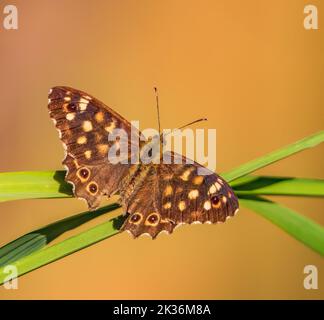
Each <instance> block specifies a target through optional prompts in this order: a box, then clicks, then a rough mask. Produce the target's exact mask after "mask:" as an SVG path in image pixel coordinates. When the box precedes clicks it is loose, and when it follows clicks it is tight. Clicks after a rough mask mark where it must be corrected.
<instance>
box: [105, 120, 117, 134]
mask: <svg viewBox="0 0 324 320" xmlns="http://www.w3.org/2000/svg"><path fill="white" fill-rule="evenodd" d="M115 128H116V124H115V122H113V121H112V122H111V123H110V125H109V126H107V127H105V130H106V131H107V132H109V133H112V131H113V130H114V129H115Z"/></svg>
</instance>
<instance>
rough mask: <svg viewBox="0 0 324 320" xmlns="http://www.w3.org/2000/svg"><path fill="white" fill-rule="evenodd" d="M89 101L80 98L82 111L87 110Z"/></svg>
mask: <svg viewBox="0 0 324 320" xmlns="http://www.w3.org/2000/svg"><path fill="white" fill-rule="evenodd" d="M88 103H89V101H88V100H86V99H84V98H80V101H79V107H80V110H81V111H85V110H87V106H88Z"/></svg>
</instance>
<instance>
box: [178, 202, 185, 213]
mask: <svg viewBox="0 0 324 320" xmlns="http://www.w3.org/2000/svg"><path fill="white" fill-rule="evenodd" d="M178 208H179V210H180V211H183V210H185V209H186V203H185V202H184V201H180V202H179V204H178Z"/></svg>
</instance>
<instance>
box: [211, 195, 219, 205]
mask: <svg viewBox="0 0 324 320" xmlns="http://www.w3.org/2000/svg"><path fill="white" fill-rule="evenodd" d="M210 200H211V203H212V205H213V207H219V205H220V199H219V197H218V196H212V197H211V199H210Z"/></svg>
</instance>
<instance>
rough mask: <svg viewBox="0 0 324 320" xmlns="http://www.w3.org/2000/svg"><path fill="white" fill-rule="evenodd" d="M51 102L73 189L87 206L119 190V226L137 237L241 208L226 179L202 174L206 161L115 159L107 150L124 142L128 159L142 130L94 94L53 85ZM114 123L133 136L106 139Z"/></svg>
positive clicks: (213, 218)
mask: <svg viewBox="0 0 324 320" xmlns="http://www.w3.org/2000/svg"><path fill="white" fill-rule="evenodd" d="M48 108H49V112H50V117H51V118H52V119H53V121H54V123H55V126H56V128H57V129H58V131H59V135H60V138H61V140H62V143H63V146H64V148H65V151H66V155H65V158H64V160H63V164H64V165H65V167H66V169H67V175H66V181H67V182H69V183H71V184H72V185H73V192H74V195H75V196H76V197H78V198H82V199H84V200H86V201H87V203H88V206H89V209H90V210H94V209H96V208H97V207H98V206H99V205H100V201H101V198H102V196H108V197H109V196H111V195H113V194H115V193H118V194H119V197H120V198H119V201H120V204H121V205H122V207H123V209H124V211H125V213H128V214H129V216H128V217H127V219H126V221H125V223H124V225H123V226H122V228H121V230H126V231H129V232H130V233H131V234H132V235H133V236H134V237H138V236H140V235H141V234H149V235H150V236H151V237H152V238H155V237H156V236H157V235H158V234H159V233H160V232H162V231H166V232H168V233H171V232H172V231H173V230H174V228H175V227H176V226H178V225H181V224H183V223H188V224H191V223H217V222H224V221H225V220H226V219H227V218H228V217H230V216H233V215H234V214H235V213H236V212H237V210H238V201H237V198H236V196H235V194H234V192H233V191H232V189H231V188H230V187H229V186H228V184H227V183H226V181H224V180H223V179H222V178H221V177H220V176H218V175H217V174H215V173H212V172H209V174H207V175H200V172H199V170H198V169H201V168H203V167H202V166H201V165H200V164H198V163H196V162H193V161H191V162H190V163H188V162H187V161H184V162H183V163H180V164H178V163H175V162H174V161H173V162H172V161H171V163H163V162H162V163H160V164H155V163H152V162H150V163H145V161H144V162H143V161H140V162H138V163H134V164H132V163H130V161H128V162H127V161H126V162H125V163H120V162H118V163H111V162H110V161H109V157H108V155H109V152H111V151H117V152H116V154H117V153H118V151H120V150H121V149H122V148H123V147H125V148H126V150H127V151H128V152H127V157H126V158H127V159H126V160H131V159H132V152H131V151H132V150H133V147H134V146H135V145H136V144H135V142H136V140H139V138H140V135H141V133H140V132H139V131H138V129H137V128H134V127H132V125H131V124H130V123H129V122H128V121H127V120H126V119H124V118H123V117H122V116H120V115H119V114H118V113H117V112H115V111H114V110H113V109H111V108H109V107H108V106H106V105H105V104H103V103H102V102H100V101H99V100H97V99H96V98H94V97H92V96H91V95H89V94H87V93H85V92H82V91H80V90H76V89H73V88H69V87H55V88H53V89H51V91H50V93H49V104H48ZM114 129H123V130H124V131H125V132H127V133H129V136H131V137H132V139H129V140H128V141H127V145H123V142H122V141H119V140H114V141H111V140H109V139H108V135H109V134H113V132H114ZM131 132H132V133H133V134H132V135H131ZM160 142H161V139H160V138H159V137H158V139H157V143H160ZM145 148H146V149H145ZM152 150H154V148H152V147H151V146H149V147H148V144H145V143H140V144H139V147H138V148H137V152H138V153H137V154H138V155H140V156H141V155H142V154H143V153H147V154H149V155H152ZM137 154H136V155H137ZM165 155H167V156H168V157H169V159H171V160H174V159H175V158H176V157H180V158H182V159H183V160H188V159H186V158H185V157H182V156H179V155H177V154H175V153H172V152H171V153H168V154H167V153H165V154H163V155H161V156H160V158H161V160H162V159H164V156H165ZM140 156H139V158H140V159H142V158H141V157H140ZM206 170H207V169H206Z"/></svg>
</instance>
